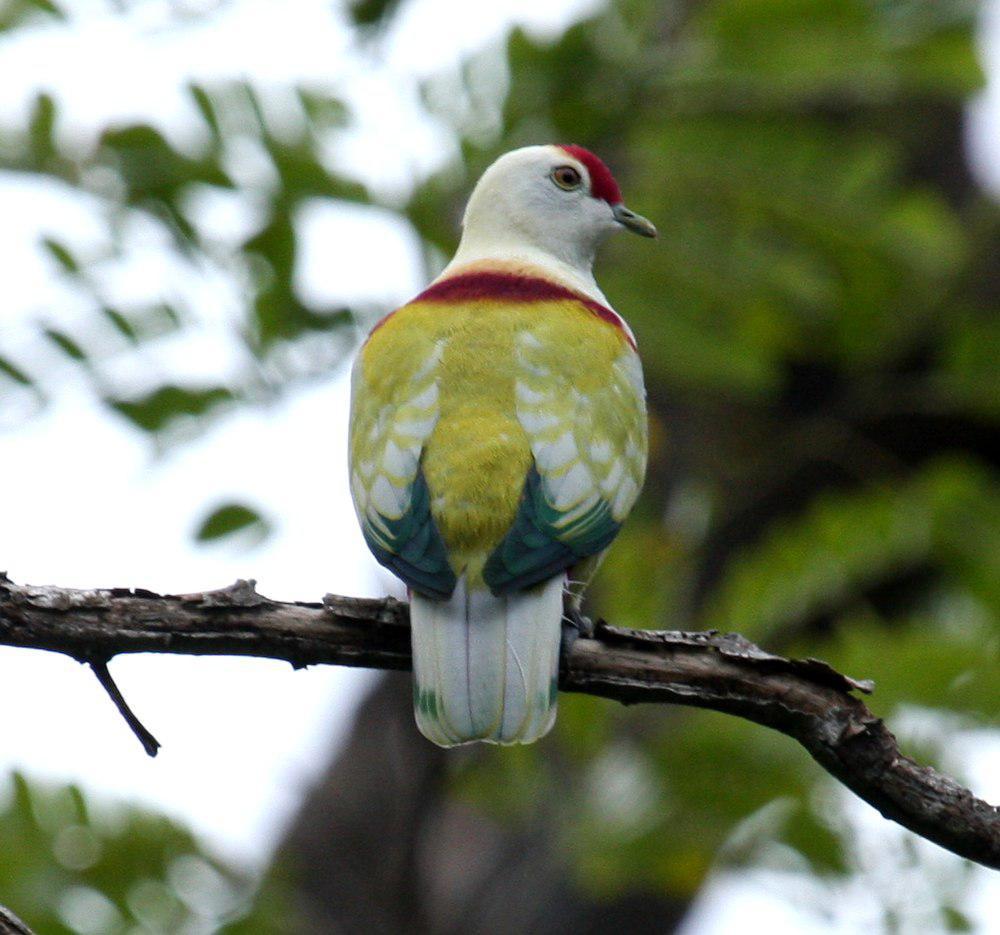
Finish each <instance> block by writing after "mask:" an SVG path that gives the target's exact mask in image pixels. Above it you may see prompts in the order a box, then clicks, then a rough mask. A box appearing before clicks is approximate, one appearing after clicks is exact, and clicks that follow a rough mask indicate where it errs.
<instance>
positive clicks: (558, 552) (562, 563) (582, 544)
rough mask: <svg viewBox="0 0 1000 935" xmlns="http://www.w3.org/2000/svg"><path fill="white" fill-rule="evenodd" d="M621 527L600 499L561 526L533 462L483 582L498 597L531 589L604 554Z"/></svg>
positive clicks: (491, 556) (484, 572) (485, 567)
mask: <svg viewBox="0 0 1000 935" xmlns="http://www.w3.org/2000/svg"><path fill="white" fill-rule="evenodd" d="M620 528H621V524H620V523H617V522H615V520H614V519H613V518H612V516H611V508H610V506H609V505H608V504H607V502H606V501H605V500H598V501H597V503H595V504H594V506H593V507H592V508H591V509H589V510H587V511H586V512H585V513H583V514H582V515H581V516H579V517H577V518H576V519H574V520H573V521H572V522H570V523H565V516H564V514H562V513H560V512H559V511H558V510H557V509H555V508H554V507H553V506H552V505H551V504H550V503H549V502H548V500H547V499H546V498H545V491H544V489H543V485H542V479H541V476H540V475H539V473H538V470H537V469H536V468H535V466H534V464H532V466H531V469H530V471H529V472H528V479H527V480H526V481H525V484H524V493H523V495H522V497H521V505H520V507H519V509H518V512H517V516H516V518H515V519H514V525H513V526H511V528H510V531H509V532H508V533H507V535H506V536H505V537H504V539H503V541H502V542H501V543H500V545H499V546H497V548H496V549H495V550H494V551H493V553H492V554H491V555H490V557H489V558H488V559H487V561H486V565H485V566H484V567H483V579H484V580H485V581H486V583H487V584H488V585H489V587H490V590H491V591H493V593H494V594H497V595H499V594H507V593H509V592H511V591H521V590H523V589H525V588H530V587H531V586H532V585H535V584H540V583H541V582H542V581H547V580H548V579H549V578H552V577H554V576H555V575H558V574H560V573H561V572H563V571H565V570H566V569H567V568H571V567H572V566H573V565H575V564H577V563H578V562H580V561H581V560H582V559H584V558H586V557H587V556H589V555H597V554H598V553H600V552H603V551H604V550H605V549H606V548H607V547H608V546H609V545H610V544H611V540H612V539H614V537H615V536H617V535H618V530H619V529H620Z"/></svg>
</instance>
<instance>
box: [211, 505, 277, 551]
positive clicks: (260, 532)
mask: <svg viewBox="0 0 1000 935" xmlns="http://www.w3.org/2000/svg"><path fill="white" fill-rule="evenodd" d="M270 531H271V524H270V523H269V522H268V521H267V520H266V519H265V518H264V517H263V516H261V515H260V513H258V512H257V511H256V510H254V509H252V508H251V507H248V506H246V505H245V504H242V503H224V504H223V505H222V506H219V507H216V508H215V509H214V510H212V512H211V513H209V514H208V516H206V517H205V518H204V519H203V520H201V522H199V523H198V528H197V529H196V531H195V534H194V537H195V540H196V541H198V542H214V541H216V540H218V539H229V538H232V537H239V538H240V539H241V540H242V541H244V542H250V543H257V542H261V541H263V540H264V539H266V538H267V536H268V535H269V534H270Z"/></svg>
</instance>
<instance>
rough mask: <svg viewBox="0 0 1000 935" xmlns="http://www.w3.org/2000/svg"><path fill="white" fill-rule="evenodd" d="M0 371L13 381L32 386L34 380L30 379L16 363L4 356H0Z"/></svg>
mask: <svg viewBox="0 0 1000 935" xmlns="http://www.w3.org/2000/svg"><path fill="white" fill-rule="evenodd" d="M0 373H2V374H3V375H4V376H6V377H8V378H10V379H11V380H13V381H14V382H15V383H19V384H20V385H21V386H34V380H32V379H31V377H29V376H28V374H27V373H25V372H24V371H23V370H22V369H21V368H20V367H18V366H17V364H15V363H13V361H10V360H8V359H7V358H6V357H0Z"/></svg>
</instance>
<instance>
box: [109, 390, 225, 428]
mask: <svg viewBox="0 0 1000 935" xmlns="http://www.w3.org/2000/svg"><path fill="white" fill-rule="evenodd" d="M232 401H233V393H232V391H231V390H229V389H227V388H225V387H222V386H213V387H208V388H205V389H188V388H185V387H181V386H162V387H160V389H158V390H156V391H155V392H153V393H150V394H149V395H147V396H143V397H141V398H139V399H134V400H123V399H109V400H107V402H108V404H109V405H110V406H111V407H112V408H113V409H114V410H115V411H116V412H119V413H120V414H121V415H123V416H125V418H126V419H128V420H129V421H130V422H131V423H132V424H133V425H135V426H136V427H137V428H140V429H142V430H143V431H144V432H151V433H155V432H160V431H163V430H164V429H165V428H167V427H168V426H169V425H170V424H171V423H172V422H174V421H176V420H178V419H181V418H184V417H196V418H204V417H206V416H208V415H209V414H210V413H211V412H212V411H213V410H215V409H216V408H218V407H219V406H221V405H223V404H225V403H229V402H232Z"/></svg>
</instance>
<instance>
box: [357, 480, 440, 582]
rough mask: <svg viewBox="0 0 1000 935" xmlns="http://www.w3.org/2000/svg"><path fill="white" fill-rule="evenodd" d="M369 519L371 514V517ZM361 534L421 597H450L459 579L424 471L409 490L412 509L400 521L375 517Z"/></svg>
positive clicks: (384, 562)
mask: <svg viewBox="0 0 1000 935" xmlns="http://www.w3.org/2000/svg"><path fill="white" fill-rule="evenodd" d="M369 516H370V514H369ZM370 519H371V522H366V523H362V525H361V531H362V533H363V534H364V537H365V542H367V543H368V548H369V549H371V551H372V554H373V555H374V556H375V558H376V559H377V560H378V562H379V563H380V564H382V565H385V567H386V568H388V569H389V570H390V571H391V572H393V573H394V574H395V575H397V576H398V577H400V578H402V579H403V581H404V582H405V583H406V584H407V585H408V586H409V587H410V588H412V589H413V590H414V591H416V592H417V593H418V594H423V595H424V596H425V597H434V598H438V599H439V600H443V599H446V598H448V597H450V596H451V592H452V591H454V590H455V584H456V580H457V579H456V578H455V572H454V571H452V569H451V566H450V565H449V564H448V552H447V549H446V548H445V544H444V541H443V540H442V538H441V534H440V533H439V532H438V529H437V526H436V525H435V524H434V520H433V518H432V517H431V500H430V492H429V491H428V489H427V481H426V480H424V472H423V471H421V470H420V469H419V468H418V469H417V474H416V477H415V478H414V480H413V485H412V487H411V488H410V503H409V508H408V509H407V510H406V512H405V513H403V515H402V516H400V517H399V518H398V519H386V518H385V517H384V516H378V515H375V516H374V517H371V516H370Z"/></svg>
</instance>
